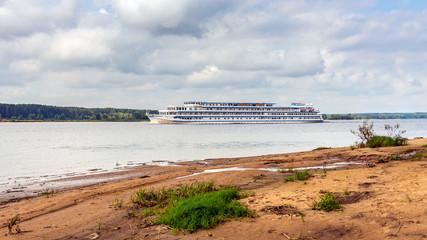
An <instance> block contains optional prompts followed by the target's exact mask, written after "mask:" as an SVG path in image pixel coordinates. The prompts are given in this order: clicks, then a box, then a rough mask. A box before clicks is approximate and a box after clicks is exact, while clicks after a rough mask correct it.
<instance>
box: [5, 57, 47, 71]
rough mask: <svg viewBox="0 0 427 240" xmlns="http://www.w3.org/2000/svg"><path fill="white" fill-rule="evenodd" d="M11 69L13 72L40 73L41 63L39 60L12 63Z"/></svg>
mask: <svg viewBox="0 0 427 240" xmlns="http://www.w3.org/2000/svg"><path fill="white" fill-rule="evenodd" d="M9 67H10V70H11V71H13V72H24V73H29V72H38V71H39V70H40V67H41V62H40V61H39V60H37V59H28V60H20V61H13V62H12V63H10V65H9Z"/></svg>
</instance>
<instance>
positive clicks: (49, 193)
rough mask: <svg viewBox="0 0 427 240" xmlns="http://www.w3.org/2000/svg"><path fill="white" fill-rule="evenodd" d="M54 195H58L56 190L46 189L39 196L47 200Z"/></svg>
mask: <svg viewBox="0 0 427 240" xmlns="http://www.w3.org/2000/svg"><path fill="white" fill-rule="evenodd" d="M55 193H58V190H55V189H49V188H46V189H45V190H44V191H43V192H41V193H39V195H40V196H45V197H47V198H49V197H53V195H55Z"/></svg>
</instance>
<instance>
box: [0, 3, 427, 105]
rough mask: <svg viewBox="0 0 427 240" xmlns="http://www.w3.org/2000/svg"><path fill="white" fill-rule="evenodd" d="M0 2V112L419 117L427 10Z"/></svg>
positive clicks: (311, 5) (307, 5)
mask: <svg viewBox="0 0 427 240" xmlns="http://www.w3.org/2000/svg"><path fill="white" fill-rule="evenodd" d="M0 2H1V3H0V74H1V75H2V78H1V79H0V93H5V91H6V90H5V89H7V91H11V92H16V93H17V94H14V95H13V94H12V95H10V94H9V95H7V97H6V95H3V94H1V95H0V102H2V101H6V100H7V101H8V102H16V103H19V102H22V101H25V102H31V99H34V102H36V101H37V99H38V98H39V97H40V96H42V95H43V96H45V97H44V98H43V99H44V100H43V101H44V102H45V103H51V104H56V105H58V104H66V103H67V102H72V105H79V103H86V102H91V103H92V104H93V105H94V106H96V104H97V103H99V104H100V105H103V106H105V105H110V106H118V105H119V104H120V105H121V106H123V107H126V106H124V105H126V104H131V103H132V104H133V103H141V102H143V103H145V104H151V106H150V107H158V108H160V107H164V105H168V104H173V103H179V102H181V101H183V100H188V99H196V98H201V100H211V99H214V100H221V99H224V100H236V101H241V100H246V101H248V100H256V101H258V100H262V101H272V102H278V101H308V102H313V103H315V104H316V105H317V106H320V108H321V110H322V111H325V112H354V111H365V112H366V111H377V112H380V111H393V110H394V111H422V110H423V109H427V103H426V102H425V101H419V99H426V98H427V95H426V94H427V93H425V91H423V89H425V88H427V78H426V77H425V76H426V75H427V74H426V69H427V62H426V61H425V59H426V58H427V46H426V44H425V42H427V26H426V25H425V24H424V23H425V22H426V21H427V15H426V11H425V10H424V11H401V10H395V11H393V12H386V11H381V12H380V11H377V12H369V11H366V10H367V9H368V10H369V8H372V7H373V6H374V5H375V4H374V3H373V2H372V1H370V0H363V1H357V3H356V2H343V1H339V0H328V1H320V0H309V1H301V0H285V1H274V0H270V1H261V0H252V1H245V2H237V1H228V0H206V1H196V0H184V1H171V0H160V1H148V0H139V1H137V0H129V1H118V0H95V1H93V2H92V3H93V4H92V6H91V8H90V9H84V8H83V6H86V2H85V5H83V4H80V5H79V4H77V3H76V1H71V0H62V1H53V0H32V1H30V0H22V1H1V0H0ZM89 5H90V4H89ZM12 89H15V90H16V91H12ZM23 89H26V90H25V91H24V90H23ZM46 89H55V90H57V92H58V94H57V95H55V96H54V95H52V94H47V92H46V91H47V90H46ZM206 89H209V91H205V90H206ZM22 92H25V93H26V94H24V95H25V98H24V97H23V95H19V93H22ZM104 96H109V97H104ZM141 96H146V97H147V98H149V99H150V100H151V101H148V100H141ZM395 96H399V98H398V99H396V97H395ZM97 99H100V100H99V101H98V100H97ZM361 99H363V100H361ZM371 102H375V103H376V104H374V105H372V104H370V103H371ZM391 102H395V106H396V109H393V104H392V103H391ZM285 104H286V103H285ZM405 105H406V106H408V107H406V108H405V107H403V106H405ZM129 106H130V105H129ZM140 107H144V106H140ZM398 107H400V108H399V109H398Z"/></svg>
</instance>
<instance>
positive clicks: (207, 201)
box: [158, 188, 254, 232]
mask: <svg viewBox="0 0 427 240" xmlns="http://www.w3.org/2000/svg"><path fill="white" fill-rule="evenodd" d="M238 198H239V194H238V191H237V190H236V189H232V188H228V189H222V190H219V191H217V192H211V193H204V194H200V195H198V196H194V197H190V198H188V199H182V200H180V201H178V202H177V203H176V205H175V206H173V207H172V208H170V209H168V210H167V211H166V213H165V214H164V215H163V216H161V217H160V218H159V219H158V223H160V224H165V225H168V226H170V227H172V228H175V229H181V230H187V231H189V232H194V231H196V230H197V229H199V228H204V229H208V228H212V227H213V226H215V225H216V224H218V223H219V222H221V221H224V220H226V219H228V218H231V217H253V216H254V214H253V212H252V211H250V210H249V209H248V208H246V207H244V206H243V205H242V204H241V203H239V202H237V201H236V199H238Z"/></svg>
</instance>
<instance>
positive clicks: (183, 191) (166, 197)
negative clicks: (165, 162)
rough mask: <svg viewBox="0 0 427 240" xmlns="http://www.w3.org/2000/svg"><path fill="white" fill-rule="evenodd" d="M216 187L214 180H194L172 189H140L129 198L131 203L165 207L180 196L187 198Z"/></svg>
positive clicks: (214, 189)
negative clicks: (194, 181)
mask: <svg viewBox="0 0 427 240" xmlns="http://www.w3.org/2000/svg"><path fill="white" fill-rule="evenodd" d="M216 190H217V189H216V188H215V187H214V182H196V183H192V184H189V185H188V184H186V185H184V186H183V187H180V188H177V189H172V188H168V189H166V188H162V189H160V190H155V189H151V190H148V189H142V188H141V189H140V190H139V191H137V192H135V193H134V194H132V195H131V197H130V200H131V202H132V203H135V204H137V205H140V206H143V207H154V206H158V207H166V206H168V205H170V204H173V203H174V202H177V201H178V200H179V199H181V198H189V197H193V196H196V195H198V194H202V193H207V192H213V191H216Z"/></svg>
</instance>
